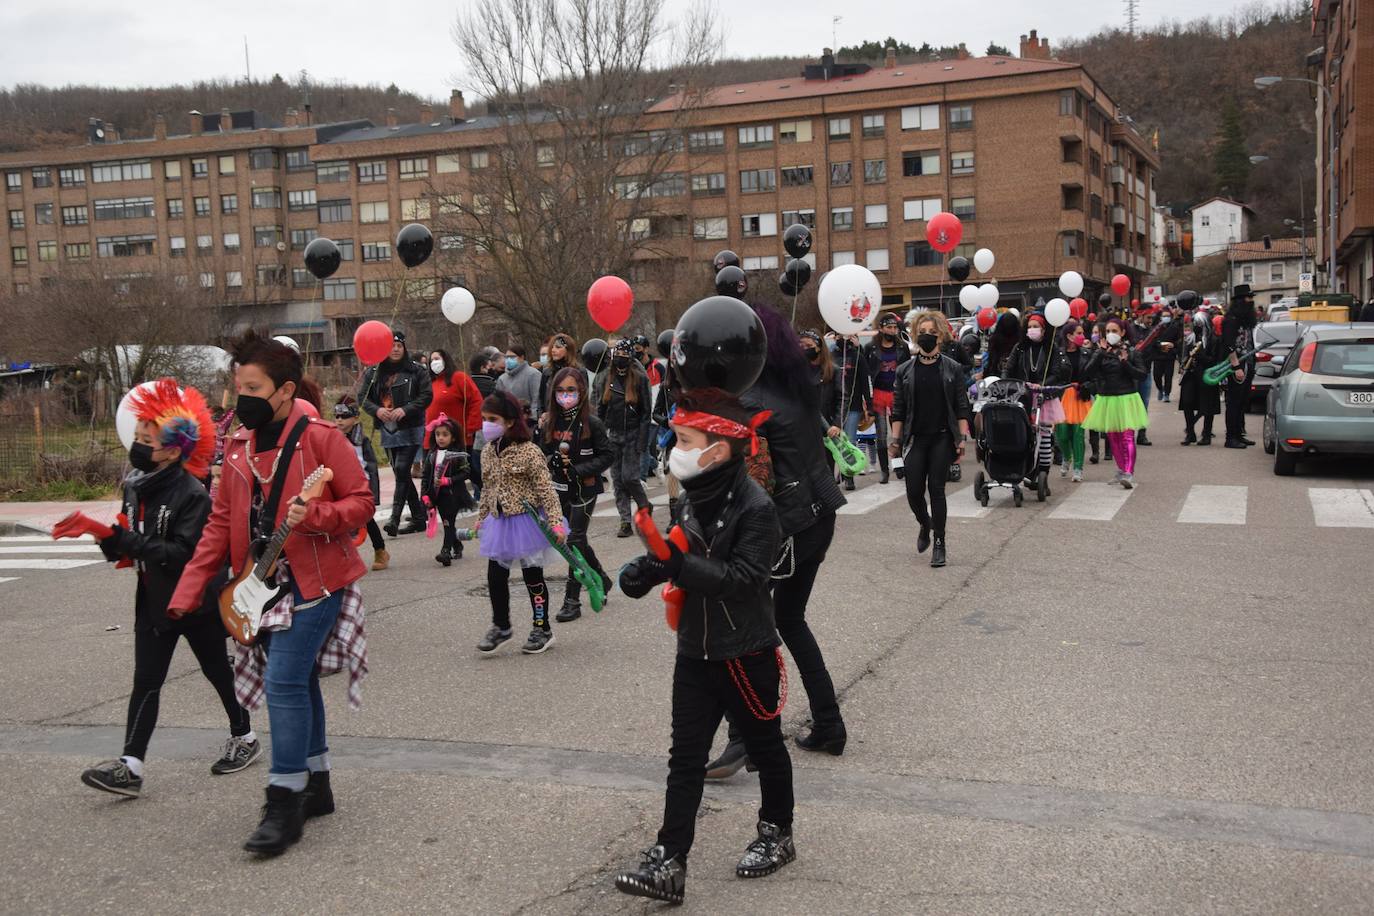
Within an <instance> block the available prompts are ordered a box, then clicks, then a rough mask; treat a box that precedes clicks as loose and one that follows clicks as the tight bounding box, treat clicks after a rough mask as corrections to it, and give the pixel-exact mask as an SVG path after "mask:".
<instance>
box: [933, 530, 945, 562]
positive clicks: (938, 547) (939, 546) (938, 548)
mask: <svg viewBox="0 0 1374 916" xmlns="http://www.w3.org/2000/svg"><path fill="white" fill-rule="evenodd" d="M930 565H931V566H933V567H934V568H936V569H939V568H940V567H941V566H944V565H945V536H944V535H943V534H937V535H935V546H934V547H933V548H931V551H930Z"/></svg>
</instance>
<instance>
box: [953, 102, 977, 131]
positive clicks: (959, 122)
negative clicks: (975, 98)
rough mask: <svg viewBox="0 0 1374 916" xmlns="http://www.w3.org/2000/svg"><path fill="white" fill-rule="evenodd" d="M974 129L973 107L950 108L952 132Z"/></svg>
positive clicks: (956, 106) (958, 106)
mask: <svg viewBox="0 0 1374 916" xmlns="http://www.w3.org/2000/svg"><path fill="white" fill-rule="evenodd" d="M972 127H973V106H972V105H951V106H949V129H950V130H969V129H970V128H972Z"/></svg>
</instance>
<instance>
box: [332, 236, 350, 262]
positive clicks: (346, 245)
mask: <svg viewBox="0 0 1374 916" xmlns="http://www.w3.org/2000/svg"><path fill="white" fill-rule="evenodd" d="M334 244H335V245H336V246H338V249H339V260H340V261H351V260H353V240H352V239H335V240H334Z"/></svg>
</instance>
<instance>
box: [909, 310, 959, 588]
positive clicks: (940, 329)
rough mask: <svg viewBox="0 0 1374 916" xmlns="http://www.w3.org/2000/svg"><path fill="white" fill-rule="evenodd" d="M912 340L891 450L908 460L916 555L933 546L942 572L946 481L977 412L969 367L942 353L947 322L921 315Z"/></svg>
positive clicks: (947, 334)
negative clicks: (971, 397)
mask: <svg viewBox="0 0 1374 916" xmlns="http://www.w3.org/2000/svg"><path fill="white" fill-rule="evenodd" d="M911 334H912V337H913V338H914V339H915V341H916V357H915V358H914V359H912V360H911V361H910V362H908V363H906V364H905V365H904V366H902V368H901V369H900V370H899V371H898V372H897V385H896V387H895V388H894V389H893V405H892V444H891V445H890V446H889V448H890V449H891V453H892V457H893V458H896V457H898V456H903V466H904V470H905V475H906V476H905V479H906V498H907V503H908V505H910V506H911V511H912V514H914V515H915V516H916V521H917V522H919V523H920V525H921V531H920V534H919V535H917V537H916V552H917V553H925V551H926V548H927V547H930V546H931V545H932V543H933V544H934V549H933V550H931V553H930V565H931V566H933V567H936V568H939V567H941V566H944V565H945V519H946V517H947V514H948V508H947V505H946V502H945V481H946V480H948V479H949V466H950V464H951V462H953V461H957V460H958V459H960V458H962V457H963V456H964V443H965V442H966V441H967V440H968V430H969V424H970V423H971V422H972V421H973V411H972V410H971V409H970V408H969V403H968V391H967V389H966V388H965V386H964V370H963V367H962V366H960V365H959V363H958V361H956V360H954V359H951V358H950V357H948V356H944V355H942V353H941V351H942V349H943V347H944V344H945V343H946V342H948V341H949V339H950V331H949V322H948V320H947V319H946V318H945V316H944V315H942V314H941V313H939V312H933V311H931V312H921V313H920V314H918V315H917V316H916V317H915V318H913V319H912V321H911ZM927 493H929V494H930V506H929V508H927V506H926V494H927ZM932 535H933V538H934V539H933V541H932Z"/></svg>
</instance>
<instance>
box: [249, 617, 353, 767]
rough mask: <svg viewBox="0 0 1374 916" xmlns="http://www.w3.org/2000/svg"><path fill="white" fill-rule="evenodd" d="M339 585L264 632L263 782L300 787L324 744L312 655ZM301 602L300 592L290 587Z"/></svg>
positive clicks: (328, 624) (329, 623) (329, 620)
mask: <svg viewBox="0 0 1374 916" xmlns="http://www.w3.org/2000/svg"><path fill="white" fill-rule="evenodd" d="M343 596H344V593H343V591H342V590H340V591H337V592H334V594H332V595H330V596H329V597H328V598H321V599H320V600H319V601H318V602H317V603H316V604H314V605H311V606H309V607H304V608H300V605H299V604H297V607H298V608H299V610H297V611H296V612H295V614H293V615H292V618H291V629H289V630H273V631H270V632H268V633H267V645H266V648H267V680H266V685H267V715H268V718H269V720H270V722H271V726H272V768H271V771H270V775H269V776H268V779H267V783H268V785H273V786H285V787H287V788H289V789H291V790H292V791H295V792H299V791H301V790H302V789H304V788H305V784H306V782H307V780H308V778H309V771H310V769H311V766H310V762H312V761H314V762H316V763H317V766H316V768H317V769H325V768H326V767H325V766H324V765H322V764H319V761H322V760H323V758H324V754H325V752H326V751H328V750H329V747H328V745H327V744H326V743H325V734H324V695H323V694H321V693H320V674H319V669H318V668H317V667H316V665H315V659H316V658H317V657H318V656H319V654H320V647H321V646H323V645H324V642H325V640H326V639H327V638H328V637H329V633H330V631H331V630H333V629H334V621H335V619H336V618H338V616H339V609H340V608H341V607H342V605H343ZM295 597H296V601H297V602H300V601H301V597H300V593H299V592H296V593H295Z"/></svg>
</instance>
